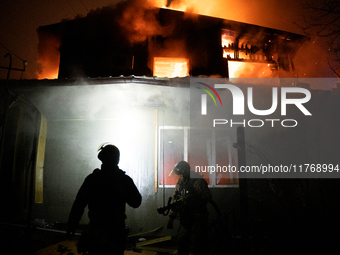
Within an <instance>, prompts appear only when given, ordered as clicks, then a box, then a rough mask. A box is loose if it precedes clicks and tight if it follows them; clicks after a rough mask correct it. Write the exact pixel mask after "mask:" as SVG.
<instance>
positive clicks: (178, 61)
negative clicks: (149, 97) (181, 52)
mask: <svg viewBox="0 0 340 255" xmlns="http://www.w3.org/2000/svg"><path fill="white" fill-rule="evenodd" d="M188 63H189V60H188V59H186V58H162V57H155V58H154V64H153V75H154V76H156V77H168V78H172V77H185V76H188V75H189V68H188Z"/></svg>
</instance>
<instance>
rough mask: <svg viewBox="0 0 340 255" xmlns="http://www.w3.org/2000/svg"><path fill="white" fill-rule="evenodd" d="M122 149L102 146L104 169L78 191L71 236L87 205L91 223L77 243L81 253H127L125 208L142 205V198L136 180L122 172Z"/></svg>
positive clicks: (71, 219) (100, 153)
mask: <svg viewBox="0 0 340 255" xmlns="http://www.w3.org/2000/svg"><path fill="white" fill-rule="evenodd" d="M119 156H120V153H119V150H118V148H117V147H116V146H114V145H110V144H109V145H106V146H102V147H100V149H99V153H98V158H99V159H100V160H101V161H102V165H101V169H95V170H94V171H93V173H92V174H90V175H88V176H87V177H86V179H85V181H84V183H83V185H82V186H81V188H80V190H79V191H78V194H77V197H76V200H75V201H74V204H73V206H72V209H71V212H70V215H69V220H68V230H67V233H68V235H70V234H74V233H75V231H76V228H77V226H78V223H79V221H80V219H81V217H82V215H83V213H84V209H85V207H86V205H88V209H89V213H88V216H89V218H90V224H89V226H88V229H87V230H85V231H84V232H83V234H82V237H81V238H80V240H79V242H78V252H79V253H82V252H83V253H85V252H88V253H89V254H101V255H102V254H119V255H123V254H124V249H125V239H126V237H127V234H128V231H127V230H126V229H125V219H126V214H125V205H126V204H128V205H130V206H131V207H133V208H137V207H139V206H140V204H141V202H142V196H141V194H140V193H139V191H138V189H137V187H136V185H135V184H134V182H133V180H132V179H131V178H130V177H129V176H128V175H126V174H125V172H123V171H122V170H120V169H119V167H118V163H119Z"/></svg>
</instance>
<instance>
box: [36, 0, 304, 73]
mask: <svg viewBox="0 0 340 255" xmlns="http://www.w3.org/2000/svg"><path fill="white" fill-rule="evenodd" d="M178 4H180V1H168V2H167V5H169V6H170V5H171V6H173V5H174V6H176V5H178ZM38 34H39V62H40V63H41V64H42V72H41V75H40V76H39V78H48V77H50V76H48V75H47V74H48V73H49V72H50V71H49V70H53V72H54V74H56V73H58V72H59V76H58V77H59V78H72V77H99V76H100V77H109V76H120V75H146V76H157V77H183V76H188V75H191V76H198V75H205V76H211V75H217V76H221V77H231V78H232V77H242V76H244V75H245V74H246V77H274V76H276V77H277V76H279V72H280V71H283V72H291V71H292V70H294V64H293V59H294V56H295V54H296V51H297V49H298V48H299V47H300V45H301V44H302V43H303V42H304V41H305V40H306V39H307V37H304V36H301V35H297V34H292V33H287V32H283V31H279V30H274V29H269V28H263V27H259V26H255V25H249V24H245V23H240V22H236V21H230V20H224V19H220V18H214V17H209V16H203V15H196V14H195V15H194V14H192V15H188V14H187V13H185V12H182V11H174V10H170V9H160V8H155V7H154V5H153V4H151V3H150V2H148V1H137V0H130V1H124V2H120V3H118V4H117V5H115V6H114V7H104V8H102V9H98V10H96V11H92V12H90V13H89V14H88V15H87V17H84V18H78V19H75V20H72V21H67V22H61V23H59V24H54V25H50V26H45V27H40V28H39V29H38ZM51 38H52V39H51ZM59 52H60V62H59V61H58V58H59V54H58V53H59ZM57 65H59V70H58V68H57ZM242 70H243V71H242Z"/></svg>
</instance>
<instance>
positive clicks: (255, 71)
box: [228, 61, 275, 78]
mask: <svg viewBox="0 0 340 255" xmlns="http://www.w3.org/2000/svg"><path fill="white" fill-rule="evenodd" d="M228 68H229V77H230V78H250V77H251V78H272V77H275V74H274V73H273V71H272V70H271V68H270V64H268V63H253V62H242V61H229V63H228Z"/></svg>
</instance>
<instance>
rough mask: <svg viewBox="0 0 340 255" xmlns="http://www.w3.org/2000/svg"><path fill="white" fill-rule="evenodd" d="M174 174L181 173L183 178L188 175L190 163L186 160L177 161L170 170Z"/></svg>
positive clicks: (186, 177) (187, 177)
mask: <svg viewBox="0 0 340 255" xmlns="http://www.w3.org/2000/svg"><path fill="white" fill-rule="evenodd" d="M172 171H173V172H174V173H175V174H176V175H183V177H184V179H189V177H190V165H189V164H188V162H186V161H180V162H178V163H177V164H176V165H175V167H174V169H173V170H172Z"/></svg>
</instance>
